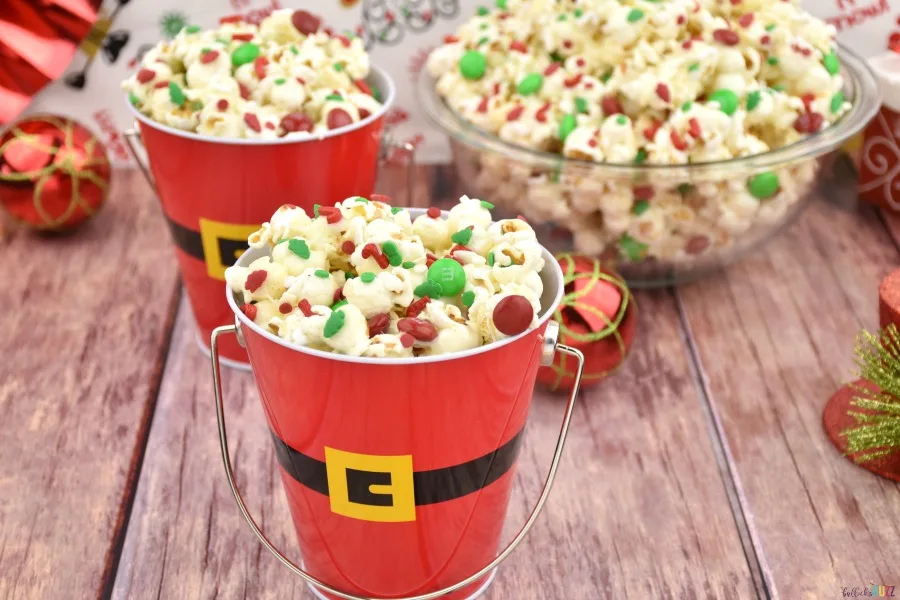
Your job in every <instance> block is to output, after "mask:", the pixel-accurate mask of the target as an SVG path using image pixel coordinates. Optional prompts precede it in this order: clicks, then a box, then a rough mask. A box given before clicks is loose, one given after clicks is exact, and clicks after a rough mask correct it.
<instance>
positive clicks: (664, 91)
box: [656, 83, 672, 102]
mask: <svg viewBox="0 0 900 600" xmlns="http://www.w3.org/2000/svg"><path fill="white" fill-rule="evenodd" d="M656 95H657V96H659V99H660V100H662V101H663V102H670V101H671V100H672V93H671V91H670V90H669V86H667V85H666V84H665V83H659V84H657V85H656Z"/></svg>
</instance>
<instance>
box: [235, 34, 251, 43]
mask: <svg viewBox="0 0 900 600" xmlns="http://www.w3.org/2000/svg"><path fill="white" fill-rule="evenodd" d="M231 39H232V40H238V41H239V42H249V41H250V40H252V39H253V34H252V33H232V34H231Z"/></svg>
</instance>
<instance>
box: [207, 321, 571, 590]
mask: <svg viewBox="0 0 900 600" xmlns="http://www.w3.org/2000/svg"><path fill="white" fill-rule="evenodd" d="M558 330H559V325H558V324H557V323H555V322H553V321H550V322H549V323H548V324H547V331H545V333H544V340H543V342H544V348H543V352H542V360H541V363H542V364H547V360H548V357H549V360H550V361H552V359H553V356H554V352H555V351H559V352H563V353H564V354H568V355H569V356H572V357H574V358H575V360H577V361H578V368H577V370H576V372H575V385H574V386H573V387H572V393H571V394H570V395H569V402H568V404H567V405H566V412H565V415H564V416H563V422H562V425H561V426H560V428H559V439H558V440H557V442H556V450H555V451H554V453H553V460H552V461H551V463H550V470H549V472H548V473H547V478H546V480H545V481H544V489H543V490H542V491H541V495H540V497H539V498H538V501H537V504H535V506H534V509H533V510H532V511H531V515H529V517H528V520H526V521H525V525H523V526H522V529H520V530H519V533H517V534H516V537H514V538H513V539H512V541H511V542H510V543H509V544H508V545H507V546H506V548H504V549H503V551H502V552H500V553H499V554H498V555H497V556H496V557H495V558H494V560H492V561H491V562H490V563H488V564H487V565H485V566H484V567H483V568H482V569H481V570H479V571H477V572H476V573H473V574H472V575H470V576H468V577H466V578H465V579H463V580H462V581H459V582H457V583H454V584H453V585H449V586H447V587H445V588H441V589H439V590H436V591H434V592H428V593H427V594H419V595H417V596H406V597H403V598H395V599H394V600H432V599H433V598H438V597H440V596H444V595H446V594H449V593H451V592H455V591H456V590H458V589H461V588H464V587H466V586H467V585H471V584H473V583H475V582H476V581H478V580H479V579H481V578H482V577H484V576H485V575H487V574H488V573H490V572H491V571H493V570H494V569H495V568H496V567H497V565H499V564H500V563H501V562H503V561H504V560H505V559H506V557H507V556H509V555H510V554H511V553H512V551H513V550H515V549H516V546H518V545H519V543H520V542H521V541H522V540H523V539H525V536H526V535H527V534H528V532H529V530H531V527H532V525H534V522H535V521H536V520H537V518H538V515H540V513H541V510H542V509H543V508H544V504H545V503H546V502H547V497H548V496H549V495H550V488H552V487H553V480H554V479H555V478H556V471H557V469H558V468H559V461H560V459H561V458H562V453H563V448H564V447H565V445H566V437H567V436H568V434H569V424H570V423H571V421H572V412H573V411H574V409H575V399H576V398H577V397H578V389H579V388H580V387H581V374H582V371H583V370H584V355H583V354H582V353H581V352H580V351H579V350H577V349H576V348H572V347H570V346H566V345H564V344H558V343H557V335H558ZM229 333H230V334H234V335H237V336H238V341H239V342H242V341H243V340H242V335H241V333H240V330H239V329H238V327H237V326H236V325H224V326H222V327H216V328H215V329H214V330H213V332H212V335H211V336H210V359H211V361H212V372H213V389H214V390H215V393H216V418H217V419H218V421H219V446H220V449H221V451H222V462H223V464H224V465H225V475H226V476H227V477H228V485H229V487H230V488H231V493H232V494H234V500H235V502H237V505H238V508H239V509H241V514H242V515H244V520H246V521H247V524H248V525H250V529H252V530H253V533H255V534H256V537H257V538H259V541H260V542H262V544H263V546H265V547H266V549H267V550H268V551H269V552H271V553H272V555H274V556H275V558H277V559H278V560H279V561H281V564H283V565H284V566H285V567H287V568H288V569H290V570H291V572H293V573H294V574H295V575H298V576H300V577H302V578H303V579H304V580H305V581H306V582H307V583H309V584H311V585H313V586H315V587H316V588H318V589H320V590H322V591H324V592H328V593H329V594H333V595H335V596H338V597H340V598H345V599H346V600H379V599H378V598H369V597H366V596H357V595H355V594H348V593H347V592H342V591H340V590H338V589H335V588H333V587H331V586H330V585H328V584H327V583H325V582H324V581H321V580H319V579H317V578H316V577H314V576H313V575H310V574H309V573H307V572H306V571H304V570H303V569H302V568H301V567H299V566H297V565H296V564H294V563H293V562H292V561H291V560H290V559H289V558H288V557H286V556H285V555H284V554H282V553H281V551H280V550H278V548H276V547H275V546H274V545H273V544H272V542H270V541H269V538H267V537H266V534H264V533H263V532H262V531H261V530H260V529H259V526H258V525H257V524H256V521H255V520H254V519H253V517H252V516H251V515H250V512H249V511H248V510H247V505H246V504H244V499H243V498H242V497H241V492H240V490H238V487H237V483H236V482H235V478H234V469H233V468H232V466H231V458H230V456H231V455H230V454H229V452H228V435H227V434H226V432H225V404H224V402H223V400H222V379H221V375H220V373H219V337H220V336H222V335H225V334H229Z"/></svg>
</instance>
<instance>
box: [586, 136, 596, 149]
mask: <svg viewBox="0 0 900 600" xmlns="http://www.w3.org/2000/svg"><path fill="white" fill-rule="evenodd" d="M588 146H590V147H591V148H596V147H597V140H596V139H595V138H591V139H589V140H588Z"/></svg>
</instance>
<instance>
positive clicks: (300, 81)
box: [294, 77, 306, 85]
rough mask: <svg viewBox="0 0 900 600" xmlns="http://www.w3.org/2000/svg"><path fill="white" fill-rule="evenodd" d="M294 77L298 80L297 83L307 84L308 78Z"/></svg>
mask: <svg viewBox="0 0 900 600" xmlns="http://www.w3.org/2000/svg"><path fill="white" fill-rule="evenodd" d="M294 79H295V80H296V81H297V83H299V84H300V85H306V80H305V79H303V78H302V77H294Z"/></svg>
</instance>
